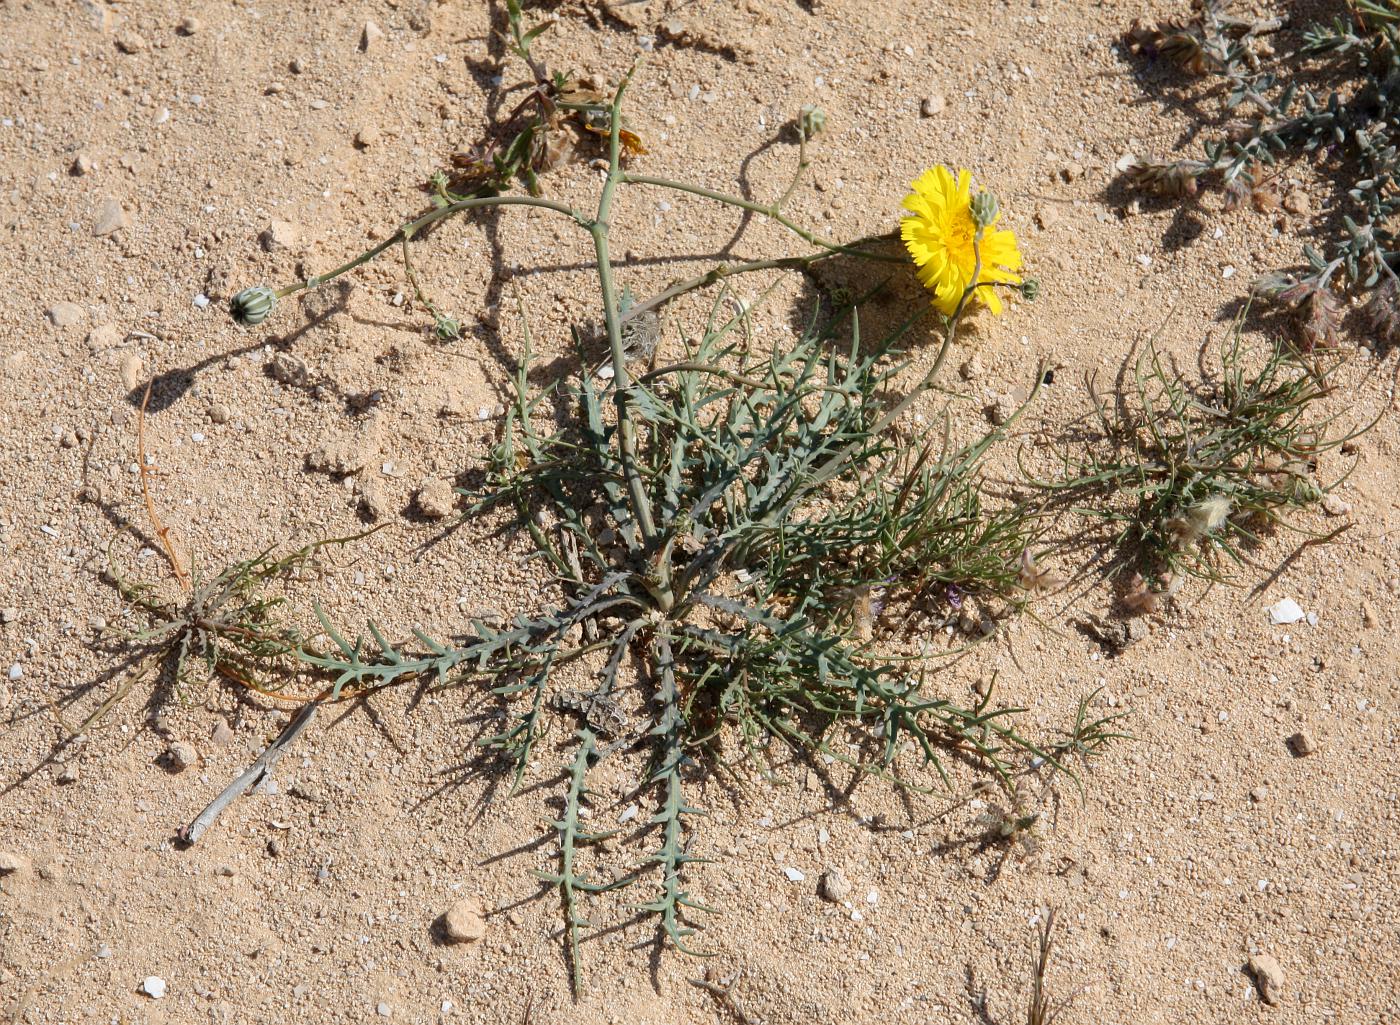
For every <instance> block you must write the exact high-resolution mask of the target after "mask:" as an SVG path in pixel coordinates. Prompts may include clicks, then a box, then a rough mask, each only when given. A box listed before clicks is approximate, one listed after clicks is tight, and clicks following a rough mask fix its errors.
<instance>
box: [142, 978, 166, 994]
mask: <svg viewBox="0 0 1400 1025" xmlns="http://www.w3.org/2000/svg"><path fill="white" fill-rule="evenodd" d="M141 992H142V993H145V994H146V996H148V997H150V998H151V999H152V1000H159V999H160V998H161V997H163V996H165V980H164V979H162V978H161V977H160V976H159V975H148V976H146V978H145V981H143V982H142V983H141Z"/></svg>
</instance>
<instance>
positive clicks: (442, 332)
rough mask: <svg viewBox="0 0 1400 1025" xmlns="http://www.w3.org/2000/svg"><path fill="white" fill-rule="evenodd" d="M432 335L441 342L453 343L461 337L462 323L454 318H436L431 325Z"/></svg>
mask: <svg viewBox="0 0 1400 1025" xmlns="http://www.w3.org/2000/svg"><path fill="white" fill-rule="evenodd" d="M433 333H434V334H436V335H437V336H438V338H439V340H441V341H444V342H455V341H456V340H457V339H458V338H461V337H462V322H461V321H459V320H457V318H455V317H438V319H437V321H436V322H435V323H434V324H433Z"/></svg>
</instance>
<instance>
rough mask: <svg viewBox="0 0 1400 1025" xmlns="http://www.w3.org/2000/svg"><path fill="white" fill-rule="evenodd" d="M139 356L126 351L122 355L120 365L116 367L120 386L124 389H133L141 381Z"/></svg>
mask: <svg viewBox="0 0 1400 1025" xmlns="http://www.w3.org/2000/svg"><path fill="white" fill-rule="evenodd" d="M141 371H142V365H141V357H140V356H138V355H136V353H134V352H128V353H127V354H126V355H125V356H123V357H122V361H121V365H120V366H119V367H118V370H117V372H118V374H120V376H121V380H122V388H124V389H125V390H126V391H129V392H130V391H135V390H136V386H137V385H138V384H140V383H141Z"/></svg>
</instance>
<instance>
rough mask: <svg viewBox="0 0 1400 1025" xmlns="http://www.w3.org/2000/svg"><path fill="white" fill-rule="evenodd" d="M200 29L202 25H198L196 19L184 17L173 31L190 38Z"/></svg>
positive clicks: (198, 22) (188, 16)
mask: <svg viewBox="0 0 1400 1025" xmlns="http://www.w3.org/2000/svg"><path fill="white" fill-rule="evenodd" d="M201 28H203V25H201V24H200V21H199V19H198V18H196V17H195V16H194V15H186V16H185V17H183V18H181V19H180V24H179V25H177V26H176V27H175V31H176V32H178V33H180V35H182V36H192V35H194V34H195V33H196V32H198V31H199V30H200V29H201Z"/></svg>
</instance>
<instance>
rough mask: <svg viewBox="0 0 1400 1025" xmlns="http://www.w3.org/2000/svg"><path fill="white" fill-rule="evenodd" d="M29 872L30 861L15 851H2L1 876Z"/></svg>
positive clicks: (0, 859) (0, 858)
mask: <svg viewBox="0 0 1400 1025" xmlns="http://www.w3.org/2000/svg"><path fill="white" fill-rule="evenodd" d="M27 871H29V859H28V858H26V857H25V856H24V855H23V854H16V853H15V852H14V851H0V876H7V875H10V874H12V873H15V872H27Z"/></svg>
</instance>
